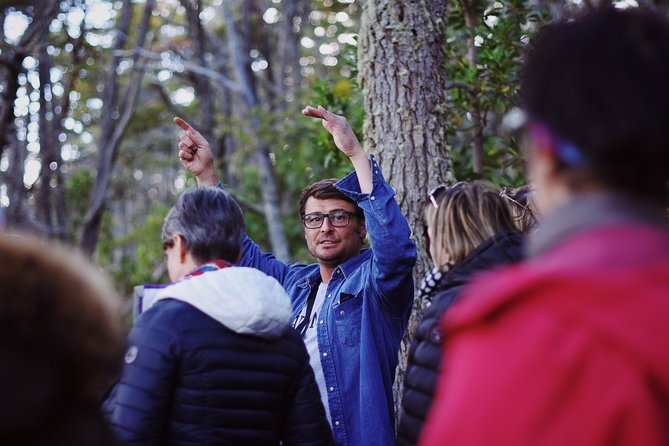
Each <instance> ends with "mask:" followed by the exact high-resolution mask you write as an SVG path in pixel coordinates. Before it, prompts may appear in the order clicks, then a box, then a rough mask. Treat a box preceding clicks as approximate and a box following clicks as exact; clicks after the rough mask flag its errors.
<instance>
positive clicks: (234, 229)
mask: <svg viewBox="0 0 669 446" xmlns="http://www.w3.org/2000/svg"><path fill="white" fill-rule="evenodd" d="M244 233H245V229H244V217H243V216H242V211H241V209H240V208H239V205H238V204H237V202H236V201H235V199H234V198H232V196H231V195H230V194H229V193H227V192H226V191H224V190H223V189H220V188H217V187H202V188H197V189H188V190H186V191H185V192H184V193H183V194H181V196H180V197H179V199H178V200H177V202H176V204H175V205H174V206H173V207H172V209H170V212H169V213H168V214H167V217H165V222H164V223H163V232H162V241H163V246H170V245H171V244H172V243H173V242H172V237H173V236H174V235H175V234H178V235H180V236H182V237H183V239H184V242H185V245H186V249H188V250H189V251H190V253H191V255H192V256H193V258H194V259H195V260H196V261H197V262H198V263H204V262H207V261H208V260H213V259H222V260H227V261H228V262H231V263H232V262H235V261H237V258H238V257H239V254H240V253H241V250H242V241H243V239H244Z"/></svg>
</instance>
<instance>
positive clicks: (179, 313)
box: [135, 299, 204, 332]
mask: <svg viewBox="0 0 669 446" xmlns="http://www.w3.org/2000/svg"><path fill="white" fill-rule="evenodd" d="M203 316H204V315H203V314H202V313H201V312H200V311H199V310H197V309H196V308H195V307H193V306H192V305H190V304H188V303H186V302H182V301H179V300H177V299H161V300H159V301H158V302H156V303H155V304H154V305H152V306H151V308H149V309H148V310H147V311H146V312H144V313H142V315H141V316H140V317H139V320H138V321H137V323H136V324H135V327H137V328H138V329H152V330H164V331H170V332H173V331H177V330H179V329H181V328H182V327H183V326H184V324H188V323H190V322H191V321H192V320H194V319H200V318H202V317H203Z"/></svg>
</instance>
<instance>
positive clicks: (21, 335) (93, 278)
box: [0, 235, 125, 445]
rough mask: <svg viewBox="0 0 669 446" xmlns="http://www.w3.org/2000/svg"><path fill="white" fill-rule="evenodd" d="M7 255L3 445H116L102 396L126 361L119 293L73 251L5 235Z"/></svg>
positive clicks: (1, 349) (0, 325) (1, 322)
mask: <svg viewBox="0 0 669 446" xmlns="http://www.w3.org/2000/svg"><path fill="white" fill-rule="evenodd" d="M0 258H2V259H3V267H2V270H0V288H2V299H0V357H2V368H1V370H0V390H1V391H2V399H0V413H2V417H1V419H0V444H21V445H32V444H34V445H38V444H49V445H65V444H70V445H77V444H96V445H106V444H112V443H114V444H115V443H116V442H115V441H113V438H114V436H113V433H112V432H111V429H110V428H109V427H108V426H107V423H106V422H105V420H104V418H103V416H102V413H101V410H100V407H99V401H100V398H101V397H102V396H103V393H104V392H105V391H106V390H107V388H108V387H109V386H110V385H111V384H112V383H113V381H114V380H115V379H116V378H117V376H118V374H119V373H120V371H121V368H122V366H123V351H124V348H125V336H124V334H123V330H122V326H121V318H120V304H121V299H120V297H119V296H118V295H117V294H116V292H115V291H114V290H113V288H112V286H111V284H110V283H109V281H108V279H107V278H106V277H105V276H103V275H102V274H101V273H100V271H99V270H98V269H96V268H94V267H93V266H91V262H90V260H89V259H84V258H83V257H82V256H79V255H77V254H76V253H74V252H72V251H70V250H68V249H64V248H60V247H56V246H51V245H48V244H46V243H40V242H38V241H37V240H33V239H31V238H28V237H16V236H6V235H4V236H0ZM84 438H87V440H83V439H84Z"/></svg>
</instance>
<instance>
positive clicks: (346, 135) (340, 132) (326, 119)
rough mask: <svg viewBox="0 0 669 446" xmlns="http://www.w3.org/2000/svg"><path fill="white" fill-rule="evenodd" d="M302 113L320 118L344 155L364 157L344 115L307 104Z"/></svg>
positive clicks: (363, 152)
mask: <svg viewBox="0 0 669 446" xmlns="http://www.w3.org/2000/svg"><path fill="white" fill-rule="evenodd" d="M302 114H303V115H304V116H310V117H312V118H320V119H322V122H323V127H325V129H326V130H327V131H328V132H330V134H331V135H332V137H333V139H334V143H335V145H336V146H337V148H338V149H339V150H341V151H342V152H344V154H345V155H346V156H348V157H349V158H352V157H354V156H360V155H362V156H364V157H365V158H366V155H365V151H364V150H363V148H362V146H361V145H360V141H358V138H357V137H356V136H355V133H353V129H351V126H350V124H349V123H348V121H347V120H346V118H345V117H344V116H340V115H336V114H334V113H331V112H329V111H327V110H326V109H324V108H323V107H321V106H320V105H319V106H318V107H317V108H316V107H312V106H310V105H307V106H306V107H304V110H302Z"/></svg>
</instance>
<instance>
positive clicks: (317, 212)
mask: <svg viewBox="0 0 669 446" xmlns="http://www.w3.org/2000/svg"><path fill="white" fill-rule="evenodd" d="M337 211H344V212H352V213H354V214H357V213H358V211H352V210H350V209H344V208H336V209H330V210H329V211H327V212H320V211H314V212H307V213H306V214H304V215H311V214H330V213H332V212H337Z"/></svg>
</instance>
